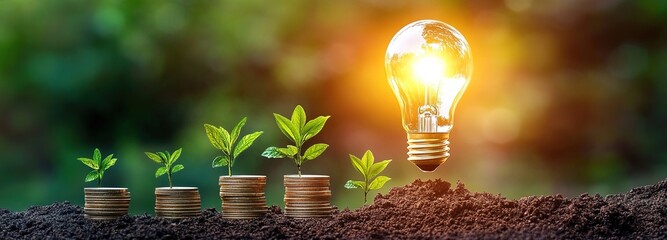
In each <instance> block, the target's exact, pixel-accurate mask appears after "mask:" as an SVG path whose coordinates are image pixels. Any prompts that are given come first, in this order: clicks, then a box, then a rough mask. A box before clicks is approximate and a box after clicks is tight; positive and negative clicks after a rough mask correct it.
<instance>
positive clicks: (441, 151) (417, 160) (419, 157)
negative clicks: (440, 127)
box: [408, 133, 449, 172]
mask: <svg viewBox="0 0 667 240" xmlns="http://www.w3.org/2000/svg"><path fill="white" fill-rule="evenodd" d="M447 158H449V133H408V161H410V162H412V163H413V164H415V165H416V166H417V167H418V168H419V169H421V170H422V171H423V172H433V171H435V169H436V168H438V166H440V164H442V163H444V162H445V161H447Z"/></svg>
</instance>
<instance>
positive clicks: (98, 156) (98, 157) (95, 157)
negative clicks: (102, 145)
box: [93, 148, 102, 166]
mask: <svg viewBox="0 0 667 240" xmlns="http://www.w3.org/2000/svg"><path fill="white" fill-rule="evenodd" d="M93 160H95V162H97V163H98V166H99V163H100V160H102V153H100V149H98V148H95V151H93Z"/></svg>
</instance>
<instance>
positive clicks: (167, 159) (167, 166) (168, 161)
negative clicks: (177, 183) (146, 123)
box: [145, 148, 185, 188]
mask: <svg viewBox="0 0 667 240" xmlns="http://www.w3.org/2000/svg"><path fill="white" fill-rule="evenodd" d="M181 151H183V148H179V149H178V150H176V151H174V153H172V154H169V151H164V152H156V153H152V152H145V154H146V156H148V158H150V159H151V160H153V161H154V162H156V163H159V164H164V166H162V167H160V168H158V169H157V171H155V178H158V177H160V176H162V175H164V174H165V173H166V174H167V178H168V179H169V188H171V187H172V184H171V175H172V174H174V173H176V172H178V171H181V170H183V168H185V167H184V166H183V164H176V165H174V162H176V160H178V158H179V157H180V156H181Z"/></svg>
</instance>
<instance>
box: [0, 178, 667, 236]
mask: <svg viewBox="0 0 667 240" xmlns="http://www.w3.org/2000/svg"><path fill="white" fill-rule="evenodd" d="M14 238H31V239H50V238H64V239H81V238H86V239H99V238H103V239H107V238H112V239H128V238H141V239H173V238H179V239H183V238H185V239H190V238H195V239H211V238H225V239H228V238H233V239H234V238H239V239H248V238H261V239H275V238H295V239H311V238H324V239H393V238H411V239H412V238H419V239H421V238H438V239H440V238H474V239H479V238H494V239H496V238H501V239H516V238H531V239H532V238H548V239H554V238H559V239H619V238H622V239H626V238H640V239H648V238H650V239H655V238H667V180H665V181H662V182H660V183H657V184H655V185H652V186H645V187H639V188H635V189H633V190H632V191H630V192H628V193H625V194H619V195H610V196H607V197H601V196H599V195H593V196H591V195H588V194H583V195H581V196H579V197H576V198H565V197H563V196H560V195H554V196H541V197H525V198H522V199H519V200H507V199H505V198H503V197H501V196H498V195H492V194H488V193H471V192H469V191H468V190H466V189H465V187H464V185H463V184H457V186H456V187H452V186H451V185H450V183H448V182H445V181H441V180H429V181H421V180H416V181H415V182H413V183H412V184H410V185H407V186H404V187H397V188H394V189H392V190H391V191H390V192H389V193H388V194H386V195H379V194H378V196H377V197H376V198H375V202H374V203H373V204H372V205H369V206H366V207H363V208H361V209H358V210H353V211H350V210H343V211H338V210H336V211H335V213H334V214H333V216H332V217H330V218H325V219H305V220H296V219H290V218H286V217H285V216H284V215H283V214H282V212H281V209H280V208H279V207H277V206H272V207H270V212H269V213H268V214H266V215H265V216H264V217H263V218H259V219H256V220H227V219H223V218H222V217H221V215H220V213H219V212H217V211H216V210H215V209H206V210H204V211H203V212H202V216H201V217H197V218H191V219H185V220H166V219H159V218H155V217H152V216H148V215H142V216H124V217H122V218H119V219H117V220H113V221H91V220H88V219H85V218H84V217H83V208H82V207H80V206H75V205H72V204H70V203H68V202H64V203H55V204H52V205H49V206H39V207H32V208H29V209H28V210H26V211H24V212H10V211H8V210H0V239H14Z"/></svg>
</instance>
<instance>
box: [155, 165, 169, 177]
mask: <svg viewBox="0 0 667 240" xmlns="http://www.w3.org/2000/svg"><path fill="white" fill-rule="evenodd" d="M165 173H167V167H160V168H158V169H157V171H155V178H158V177H160V176H162V175H164V174H165Z"/></svg>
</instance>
